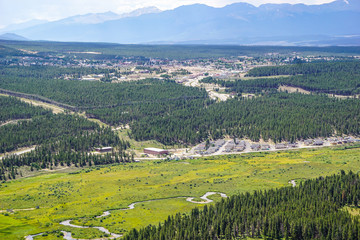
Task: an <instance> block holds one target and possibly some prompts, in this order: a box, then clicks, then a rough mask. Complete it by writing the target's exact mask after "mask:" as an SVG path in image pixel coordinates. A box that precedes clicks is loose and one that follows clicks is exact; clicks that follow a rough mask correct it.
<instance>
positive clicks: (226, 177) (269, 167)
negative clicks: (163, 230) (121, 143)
mask: <svg viewBox="0 0 360 240" xmlns="http://www.w3.org/2000/svg"><path fill="white" fill-rule="evenodd" d="M359 155H360V149H359V148H358V146H357V145H354V146H336V147H329V148H317V149H297V150H289V151H282V152H259V153H246V154H242V155H220V156H209V157H202V158H197V159H186V160H178V161H176V160H172V161H169V160H156V161H143V162H135V163H127V164H122V165H112V166H103V167H92V168H87V169H81V170H75V169H73V170H72V171H70V172H56V171H55V172H46V173H43V174H42V175H39V176H34V177H28V178H22V179H18V180H14V181H9V182H3V183H1V186H0V192H1V194H0V203H1V204H0V208H1V209H0V210H1V211H2V213H1V214H0V238H1V239H21V238H23V237H24V236H28V235H31V234H38V233H44V235H45V236H44V235H43V236H42V237H35V238H34V239H35V240H36V239H37V238H40V239H63V233H62V232H61V231H64V232H71V236H72V237H73V238H82V239H94V238H101V237H108V235H106V234H105V233H104V232H101V231H99V229H96V228H92V227H94V226H98V227H103V228H106V229H108V230H109V231H110V232H111V233H114V234H119V235H120V234H126V232H128V231H129V230H130V229H132V228H134V227H135V228H140V227H144V226H146V225H148V224H155V225H157V224H158V223H159V222H162V221H164V220H165V219H167V217H168V215H172V214H175V213H177V212H181V213H188V212H189V211H190V210H191V209H192V208H194V207H200V208H201V207H202V206H204V205H205V204H200V205H199V204H198V203H199V202H202V201H204V200H205V199H204V198H199V197H200V196H203V195H204V194H205V193H207V192H217V193H223V194H226V195H227V196H231V195H234V194H237V193H240V192H246V191H250V192H251V191H253V190H259V189H263V190H265V189H270V188H278V187H283V186H289V187H292V186H295V185H296V184H298V183H300V182H301V181H303V180H304V179H309V178H315V177H318V176H326V175H332V174H335V173H338V172H339V171H340V169H343V170H345V171H349V170H353V171H355V170H356V169H359V167H360V160H359ZM185 196H187V197H191V198H192V199H191V201H192V202H191V201H186V198H179V197H185ZM206 197H207V198H208V199H211V200H214V201H215V202H216V201H219V200H220V199H221V197H222V196H221V195H219V194H216V195H211V196H206ZM150 200H156V201H150ZM135 202H139V203H138V204H136V207H134V208H133V209H130V208H129V209H125V208H127V206H128V205H130V204H132V203H135ZM140 202H142V203H140ZM207 204H212V203H207ZM11 209H14V210H13V211H12V210H11ZM19 209H29V210H27V211H19ZM30 209H31V210H30ZM106 211H109V212H110V213H111V214H108V215H106V216H103V217H101V218H97V216H100V215H102V214H103V213H104V212H106ZM69 219H72V220H73V221H71V224H73V225H78V226H89V228H74V227H71V226H64V225H61V224H60V223H61V222H63V221H66V220H69Z"/></svg>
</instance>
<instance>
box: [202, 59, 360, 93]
mask: <svg viewBox="0 0 360 240" xmlns="http://www.w3.org/2000/svg"><path fill="white" fill-rule="evenodd" d="M359 69H360V61H353V62H331V63H328V62H326V63H305V64H294V65H285V66H276V67H259V68H254V69H252V70H250V71H249V73H248V76H253V77H263V76H278V75H292V76H290V77H278V78H258V79H252V80H243V79H238V80H235V81H226V80H217V79H214V78H212V77H207V78H204V79H202V80H201V82H203V83H214V84H219V85H221V86H223V87H226V88H228V89H227V91H228V92H236V93H238V94H241V93H261V92H264V91H271V90H277V89H278V88H279V86H281V85H287V86H292V87H301V88H303V89H305V90H308V91H312V92H316V93H329V94H340V95H355V94H359V93H360V70H359Z"/></svg>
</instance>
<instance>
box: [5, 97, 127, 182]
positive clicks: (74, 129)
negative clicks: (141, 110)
mask: <svg viewBox="0 0 360 240" xmlns="http://www.w3.org/2000/svg"><path fill="white" fill-rule="evenodd" d="M0 103H1V104H2V106H4V108H2V109H8V111H7V112H5V111H2V113H1V117H2V119H6V120H14V119H19V118H21V119H23V118H27V119H26V120H24V121H18V122H17V123H14V124H7V125H3V126H1V127H0V153H6V152H10V151H12V150H16V149H18V148H21V147H30V146H33V145H36V146H37V148H36V150H35V151H33V152H30V153H26V154H24V155H21V156H16V155H10V156H5V157H3V158H2V159H1V160H0V180H5V179H14V178H16V176H17V175H21V173H20V171H19V170H18V168H19V167H22V166H30V167H31V170H34V169H42V168H52V167H56V166H59V165H68V166H70V165H72V164H73V165H75V166H85V165H92V164H95V165H98V164H109V163H114V162H124V161H131V156H130V155H129V154H127V153H126V152H125V150H126V149H127V148H128V147H129V143H128V142H126V141H123V140H121V139H120V138H119V136H118V135H117V134H116V133H115V132H114V131H112V130H111V129H110V128H103V127H100V126H99V125H98V124H96V123H94V122H91V121H89V120H87V119H86V118H84V117H80V116H76V115H70V114H57V115H55V114H52V113H51V112H49V111H47V110H43V109H42V108H39V107H33V106H30V105H29V104H26V103H23V102H21V101H20V100H17V99H16V98H10V97H0ZM101 146H112V147H114V149H115V150H114V151H113V152H112V153H111V154H110V155H106V156H105V157H103V156H93V155H91V154H89V152H91V151H92V150H93V149H94V148H96V147H101Z"/></svg>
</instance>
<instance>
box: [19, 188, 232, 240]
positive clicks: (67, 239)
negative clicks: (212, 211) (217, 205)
mask: <svg viewBox="0 0 360 240" xmlns="http://www.w3.org/2000/svg"><path fill="white" fill-rule="evenodd" d="M215 194H220V196H221V197H223V198H227V195H226V194H225V193H220V192H207V193H205V194H204V195H203V196H201V197H200V199H202V200H204V201H200V202H198V201H194V198H195V197H172V198H162V199H153V200H147V201H140V202H134V203H131V204H130V205H129V206H128V207H127V208H120V209H115V210H123V211H125V210H131V209H134V208H135V205H136V204H138V203H144V202H153V201H159V200H165V199H173V198H186V201H188V202H191V203H196V204H207V203H211V202H213V200H211V199H209V198H208V197H209V196H211V195H215ZM115 210H112V211H115ZM110 214H111V212H110V211H105V212H103V213H102V214H101V215H99V216H96V218H103V217H106V216H109V215H110ZM72 220H73V219H70V220H65V221H62V222H61V223H60V224H61V225H63V226H67V227H73V228H96V229H98V230H99V231H101V232H103V233H105V234H108V235H110V236H111V237H107V238H95V239H89V240H105V239H115V238H119V237H122V234H116V233H111V232H110V231H109V230H108V229H106V228H104V227H89V226H79V225H75V224H71V221H72ZM61 232H62V233H63V234H64V237H63V238H64V239H65V240H80V239H77V238H73V237H72V236H71V232H66V231H61ZM42 234H44V233H38V234H34V235H29V236H26V237H25V240H33V239H34V237H37V236H40V235H42Z"/></svg>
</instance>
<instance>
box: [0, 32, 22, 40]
mask: <svg viewBox="0 0 360 240" xmlns="http://www.w3.org/2000/svg"><path fill="white" fill-rule="evenodd" d="M0 40H11V41H28V40H29V39H27V38H25V37H23V36H20V35H18V34H15V33H5V34H1V35H0Z"/></svg>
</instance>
